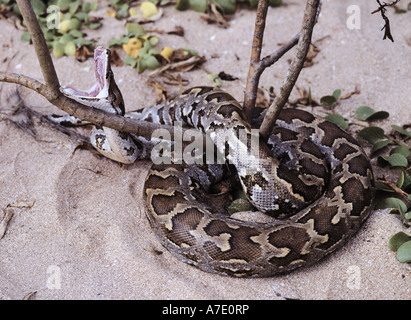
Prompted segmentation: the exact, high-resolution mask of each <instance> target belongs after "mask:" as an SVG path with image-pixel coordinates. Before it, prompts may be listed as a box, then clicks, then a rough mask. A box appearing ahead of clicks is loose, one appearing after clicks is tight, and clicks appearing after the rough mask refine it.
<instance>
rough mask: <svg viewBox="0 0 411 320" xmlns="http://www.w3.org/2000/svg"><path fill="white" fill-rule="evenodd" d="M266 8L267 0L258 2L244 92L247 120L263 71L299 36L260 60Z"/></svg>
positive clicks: (288, 48)
mask: <svg viewBox="0 0 411 320" xmlns="http://www.w3.org/2000/svg"><path fill="white" fill-rule="evenodd" d="M267 8H268V1H267V0H261V1H259V2H258V7H257V14H256V20H255V29H254V37H253V44H252V48H251V58H250V67H249V70H248V76H247V84H246V88H245V91H244V110H245V112H246V114H247V116H248V118H250V117H251V115H252V110H253V108H254V107H255V102H256V100H257V91H258V83H259V81H260V77H261V75H262V73H263V71H264V70H265V69H266V68H268V67H269V66H271V65H273V64H274V63H276V62H277V61H278V60H279V59H280V58H281V57H282V56H283V55H284V54H285V53H287V52H288V51H289V50H290V49H291V48H292V47H294V46H295V45H296V44H297V43H298V39H299V36H300V33H297V34H296V35H295V36H294V37H293V38H292V39H291V40H290V41H289V42H287V43H286V44H284V45H283V46H282V47H281V48H279V49H278V50H276V51H275V52H273V53H272V54H270V55H268V56H266V57H265V58H263V59H262V60H260V57H261V50H262V46H263V36H264V29H265V21H266V17H267Z"/></svg>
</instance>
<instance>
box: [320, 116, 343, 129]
mask: <svg viewBox="0 0 411 320" xmlns="http://www.w3.org/2000/svg"><path fill="white" fill-rule="evenodd" d="M325 118H326V119H327V120H328V121H331V122H332V123H334V124H336V125H337V126H339V127H340V128H341V129H343V130H347V128H348V121H347V120H345V119H344V117H343V116H341V115H339V114H329V115H327V116H326V117H325Z"/></svg>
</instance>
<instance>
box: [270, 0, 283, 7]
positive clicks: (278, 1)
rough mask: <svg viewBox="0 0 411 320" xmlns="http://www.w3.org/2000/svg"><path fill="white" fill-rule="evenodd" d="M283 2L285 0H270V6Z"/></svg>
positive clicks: (277, 5)
mask: <svg viewBox="0 0 411 320" xmlns="http://www.w3.org/2000/svg"><path fill="white" fill-rule="evenodd" d="M282 4H283V0H270V6H272V7H279V6H281V5H282Z"/></svg>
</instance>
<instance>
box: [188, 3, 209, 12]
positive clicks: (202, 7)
mask: <svg viewBox="0 0 411 320" xmlns="http://www.w3.org/2000/svg"><path fill="white" fill-rule="evenodd" d="M188 2H189V5H190V9H192V10H194V11H196V12H202V13H204V12H206V10H207V0H189V1H188Z"/></svg>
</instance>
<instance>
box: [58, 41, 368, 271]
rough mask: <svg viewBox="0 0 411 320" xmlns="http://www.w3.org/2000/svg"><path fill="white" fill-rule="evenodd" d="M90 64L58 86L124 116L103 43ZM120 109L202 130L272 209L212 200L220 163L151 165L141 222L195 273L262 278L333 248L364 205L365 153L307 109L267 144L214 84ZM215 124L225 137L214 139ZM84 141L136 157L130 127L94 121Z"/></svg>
mask: <svg viewBox="0 0 411 320" xmlns="http://www.w3.org/2000/svg"><path fill="white" fill-rule="evenodd" d="M95 62H96V79H97V84H96V85H95V86H94V87H93V88H92V89H90V90H89V91H77V90H74V89H71V88H67V87H66V88H62V92H63V93H64V94H65V95H66V96H68V97H70V98H73V99H75V100H77V101H79V102H81V103H83V104H86V105H90V106H93V107H97V108H101V109H103V110H106V111H108V112H112V113H116V114H120V115H124V106H123V101H122V97H121V93H120V91H119V90H118V88H117V86H116V85H115V82H114V78H113V74H112V72H111V69H110V62H109V51H108V50H106V49H103V48H98V49H96V51H95ZM125 116H130V117H136V118H139V119H144V120H148V121H155V122H158V123H161V124H168V125H173V124H174V123H175V121H178V122H180V123H182V125H183V126H190V127H193V128H195V129H198V130H201V131H202V132H204V133H207V134H209V136H210V138H211V140H212V141H213V142H214V144H215V145H216V148H217V151H218V152H221V153H223V154H225V155H226V157H227V160H228V161H229V162H230V163H231V165H233V166H234V167H235V169H236V172H237V174H238V178H239V181H240V183H241V185H242V187H243V189H244V192H245V193H246V195H247V197H248V199H249V201H250V202H251V203H252V204H253V205H254V206H255V207H256V208H258V209H259V210H260V211H262V212H265V213H267V214H269V215H271V216H272V217H273V218H272V221H271V222H269V223H259V222H250V221H243V220H239V219H234V218H232V217H230V216H229V215H228V214H227V213H226V212H225V209H224V208H221V205H219V202H218V201H217V198H218V196H216V195H210V194H209V190H210V189H211V186H212V185H213V184H215V183H217V182H218V181H220V180H221V179H222V178H223V175H224V172H225V171H226V170H227V169H226V168H224V166H222V165H213V164H211V165H202V164H199V165H196V164H186V163H182V164H156V165H153V166H152V168H151V169H150V171H149V173H148V175H147V178H146V181H145V185H144V191H143V193H144V199H145V202H146V209H147V210H146V211H147V217H148V219H149V221H150V224H151V226H152V228H153V230H154V231H155V233H156V235H157V236H158V238H159V239H160V241H161V243H162V244H163V245H164V247H166V248H167V249H168V250H169V251H170V252H171V253H172V254H173V255H175V256H177V257H178V258H179V259H181V260H182V261H184V262H186V263H188V264H191V265H194V266H196V267H198V268H200V269H202V270H204V271H208V272H212V273H218V274H223V275H230V276H235V277H263V276H272V275H275V274H279V273H282V272H287V271H291V270H293V269H295V268H297V267H301V266H304V265H309V264H312V263H314V262H316V261H318V260H319V259H321V258H322V257H324V256H325V255H327V254H328V253H330V252H332V251H333V250H335V249H337V248H339V247H341V246H342V245H343V244H344V243H345V242H346V240H347V239H348V238H349V237H351V236H352V235H353V234H354V233H355V232H356V231H357V230H358V229H359V227H360V225H361V223H362V222H363V221H364V219H365V218H366V217H367V215H368V213H369V211H370V208H371V203H372V199H373V195H374V186H373V184H374V182H373V174H372V169H371V165H370V163H369V160H368V158H367V156H366V155H365V153H364V151H363V150H362V149H361V147H360V146H359V144H358V143H357V141H356V140H355V139H354V138H353V137H351V136H350V135H349V134H348V133H346V132H344V131H343V130H341V129H339V128H338V127H337V126H336V125H334V124H332V123H330V122H328V121H325V120H322V119H319V118H317V117H314V116H313V115H311V114H310V113H308V112H305V111H301V110H297V109H285V110H283V111H282V113H281V115H280V117H279V119H278V121H277V123H276V128H275V129H273V132H272V135H271V137H270V141H269V143H268V145H267V144H263V143H262V142H261V141H259V143H258V148H257V149H254V150H252V149H253V148H252V141H255V140H253V139H257V141H258V136H257V137H256V135H255V134H254V133H253V131H252V130H251V126H250V124H249V123H248V122H247V121H245V120H244V116H243V112H242V108H241V106H240V105H239V104H238V102H237V101H236V100H235V99H234V98H232V97H231V96H230V95H229V94H227V93H225V92H223V91H221V90H220V89H216V88H210V87H198V88H192V89H190V90H188V91H186V92H185V93H183V94H182V95H180V96H179V97H178V98H176V99H175V100H173V101H171V102H167V103H163V104H160V105H156V106H154V107H151V108H147V109H144V110H143V111H140V112H137V113H135V114H130V115H125ZM223 129H224V130H223ZM219 130H220V132H221V131H223V133H224V134H225V137H224V143H218V141H219V139H220V138H219V134H218V132H219ZM241 132H242V133H241ZM91 140H92V143H93V145H94V146H95V147H96V148H97V149H98V150H99V151H100V152H102V153H103V154H104V155H106V156H108V157H110V158H112V159H114V160H116V161H121V162H125V163H130V162H133V161H134V160H135V159H137V158H139V157H141V153H142V151H141V150H140V148H139V145H140V144H141V143H140V142H137V143H136V140H138V138H137V137H133V136H132V135H131V136H130V135H127V134H125V133H121V132H117V131H115V130H112V129H108V128H96V129H94V130H93V132H92V136H91ZM228 149H229V150H230V151H228ZM231 167H232V166H231Z"/></svg>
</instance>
